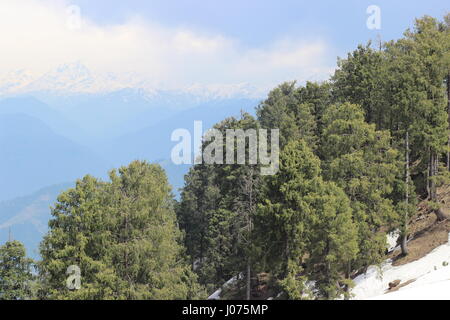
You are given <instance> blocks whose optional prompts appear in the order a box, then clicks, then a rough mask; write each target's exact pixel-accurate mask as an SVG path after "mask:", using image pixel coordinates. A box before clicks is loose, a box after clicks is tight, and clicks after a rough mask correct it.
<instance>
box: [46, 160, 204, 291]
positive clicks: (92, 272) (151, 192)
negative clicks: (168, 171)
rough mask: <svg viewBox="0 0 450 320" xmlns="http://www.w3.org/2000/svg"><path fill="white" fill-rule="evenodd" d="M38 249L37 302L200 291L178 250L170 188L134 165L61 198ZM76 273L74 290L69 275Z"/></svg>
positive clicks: (160, 176)
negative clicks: (73, 269)
mask: <svg viewBox="0 0 450 320" xmlns="http://www.w3.org/2000/svg"><path fill="white" fill-rule="evenodd" d="M52 215H53V219H52V220H51V221H50V224H49V227H50V230H49V233H48V235H47V236H45V238H44V240H43V242H42V244H41V255H42V262H41V263H40V265H39V269H40V277H41V279H42V283H43V287H42V290H41V298H51V299H187V298H195V297H197V294H198V293H199V292H200V288H199V287H198V285H196V279H195V276H194V275H193V274H192V272H191V270H190V267H189V264H188V263H186V262H187V261H185V258H184V250H183V248H182V247H181V245H180V243H179V242H180V240H181V238H180V237H181V233H180V231H179V230H178V229H177V226H176V221H175V213H174V210H173V202H172V198H171V193H170V188H169V186H168V183H167V178H166V177H165V173H164V171H163V170H162V169H161V168H160V167H159V166H157V165H150V164H148V163H146V162H140V161H135V162H132V163H131V164H130V165H129V166H128V167H122V168H120V169H119V170H113V171H111V173H110V181H109V182H101V181H99V180H97V179H95V178H93V177H89V176H87V177H85V178H83V179H82V180H79V181H78V182H77V185H76V187H75V188H74V189H70V190H68V191H66V192H64V193H63V194H61V195H60V196H59V197H58V202H57V204H56V206H55V207H54V208H53V210H52ZM71 265H74V266H77V267H78V268H79V270H80V271H81V286H80V288H78V290H71V289H72V288H70V287H67V285H66V281H67V274H66V270H67V268H68V267H69V266H71Z"/></svg>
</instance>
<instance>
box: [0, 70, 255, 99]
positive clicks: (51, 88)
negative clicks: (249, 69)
mask: <svg viewBox="0 0 450 320" xmlns="http://www.w3.org/2000/svg"><path fill="white" fill-rule="evenodd" d="M128 88H134V89H141V90H142V91H143V92H145V95H147V96H148V97H149V98H154V97H155V96H156V95H160V94H161V92H164V93H165V94H167V92H171V94H175V95H189V96H195V97H198V98H199V99H200V100H203V101H207V100H212V99H224V98H260V97H261V96H262V95H263V94H262V93H261V92H260V91H259V90H258V89H257V88H255V87H253V86H251V85H249V84H247V83H238V84H208V85H201V84H192V85H190V86H188V87H182V88H169V87H167V86H164V85H162V84H158V83H155V81H152V80H150V79H148V78H147V77H145V76H144V75H142V74H139V73H130V72H129V73H113V72H105V73H99V72H92V71H91V70H90V69H89V68H87V67H86V66H85V65H84V64H82V63H81V62H74V63H69V64H64V65H60V66H58V67H57V68H55V69H54V70H50V71H48V72H45V73H43V74H34V73H31V72H29V71H26V70H18V71H11V72H7V73H4V75H3V76H1V75H0V96H11V95H18V94H24V93H33V94H34V93H36V92H47V93H49V92H50V93H52V94H58V95H73V94H97V93H102V94H104V93H109V92H114V91H119V90H123V89H128ZM141 95H142V92H141ZM199 102H201V101H199Z"/></svg>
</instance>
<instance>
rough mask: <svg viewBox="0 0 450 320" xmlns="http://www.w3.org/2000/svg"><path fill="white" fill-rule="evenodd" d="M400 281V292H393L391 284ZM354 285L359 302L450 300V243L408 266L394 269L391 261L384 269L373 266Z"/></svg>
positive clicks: (386, 263)
mask: <svg viewBox="0 0 450 320" xmlns="http://www.w3.org/2000/svg"><path fill="white" fill-rule="evenodd" d="M396 280H401V283H400V285H399V289H398V290H396V291H393V292H390V291H389V290H388V288H389V283H390V282H393V281H396ZM354 282H355V284H356V286H355V288H354V289H353V291H352V293H353V294H354V299H357V300H362V299H374V300H427V299H450V242H449V243H447V244H445V245H442V246H440V247H437V248H436V249H434V250H433V251H432V252H430V253H429V254H428V255H426V256H425V257H423V258H421V259H420V260H417V261H414V262H411V263H408V264H405V265H401V266H397V267H394V266H392V263H391V261H389V260H388V261H386V262H385V263H384V264H383V265H382V266H381V267H380V268H378V267H370V268H369V269H368V271H367V273H366V274H363V275H360V276H358V277H357V278H356V279H355V280H354ZM407 282H409V284H407V285H405V284H406V283H407ZM402 285H404V286H402Z"/></svg>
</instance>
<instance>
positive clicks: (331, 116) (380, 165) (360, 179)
mask: <svg viewBox="0 0 450 320" xmlns="http://www.w3.org/2000/svg"><path fill="white" fill-rule="evenodd" d="M324 119H325V123H326V127H325V130H324V135H323V140H322V145H321V148H322V150H321V154H322V155H323V156H324V165H323V166H324V169H325V176H326V177H327V179H328V180H331V181H335V182H336V183H337V184H338V185H339V186H340V187H341V188H343V189H344V191H345V192H346V194H347V195H348V197H349V198H350V200H351V201H352V207H353V210H354V213H353V215H354V219H355V223H356V226H357V228H358V235H359V237H358V239H359V249H360V253H359V255H358V257H357V259H356V260H355V261H353V266H352V267H349V268H350V270H351V269H356V270H357V269H358V268H361V267H368V266H369V265H371V264H373V263H378V262H381V260H382V259H383V257H384V252H385V250H386V234H385V233H384V232H381V228H382V227H384V226H387V225H388V224H389V222H392V221H394V220H395V219H396V216H397V212H396V210H395V204H394V202H393V200H394V195H393V192H394V187H395V185H396V183H397V179H400V178H401V177H402V173H403V172H402V171H401V164H402V162H401V161H400V158H399V154H398V152H397V151H396V150H395V149H393V148H391V146H390V135H389V133H388V132H386V131H376V130H375V125H374V124H368V123H367V122H365V120H364V112H363V110H362V108H361V107H359V106H358V105H354V104H350V103H344V104H342V105H335V106H333V107H330V108H329V109H328V110H327V112H326V113H325V115H324ZM350 270H349V271H350Z"/></svg>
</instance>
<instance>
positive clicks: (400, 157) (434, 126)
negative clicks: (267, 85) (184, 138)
mask: <svg viewBox="0 0 450 320" xmlns="http://www.w3.org/2000/svg"><path fill="white" fill-rule="evenodd" d="M449 49H450V16H447V17H446V18H445V19H444V20H443V21H438V20H437V19H434V18H431V17H424V18H422V19H418V20H417V21H416V22H415V27H414V29H413V30H408V31H406V32H405V34H404V37H403V38H402V39H399V40H398V41H391V42H388V43H383V44H382V45H380V44H372V43H368V44H366V45H360V46H359V47H358V48H357V49H356V50H355V51H353V52H351V53H349V54H348V56H347V58H345V59H339V61H338V68H337V70H336V72H335V74H334V75H333V77H332V78H331V79H330V80H329V81H327V82H324V83H307V84H306V85H304V86H297V85H296V83H294V82H290V83H284V84H282V85H280V86H279V87H277V88H275V89H274V90H272V91H271V92H270V93H269V96H268V98H267V99H266V100H265V101H263V102H261V103H260V105H259V106H258V107H257V118H256V119H254V118H252V117H251V116H249V115H244V116H242V117H241V118H239V119H227V120H224V121H223V122H222V123H220V124H218V125H217V128H219V129H223V128H226V127H238V128H243V129H245V128H249V127H252V128H257V127H258V126H261V127H263V128H268V129H270V128H279V129H280V131H281V134H280V145H281V156H280V171H279V172H278V174H276V175H274V176H269V177H262V176H260V175H259V174H258V173H259V170H257V168H256V167H255V166H252V165H246V166H232V165H197V166H194V167H193V168H192V169H191V170H190V172H189V174H188V175H187V176H186V186H185V188H184V189H183V192H182V197H181V202H180V204H179V207H178V210H177V212H178V219H179V221H180V226H181V228H182V230H184V232H185V234H186V236H185V245H186V248H187V251H188V254H189V255H190V257H191V262H192V263H193V265H195V267H196V268H195V271H196V273H197V274H198V275H199V281H200V283H201V284H202V285H204V286H206V287H207V288H208V289H209V290H208V291H209V292H212V291H213V288H220V287H221V286H222V284H223V283H225V282H226V281H227V280H229V279H230V278H232V277H236V279H238V278H240V279H242V281H240V285H238V286H237V291H238V292H231V293H230V292H229V293H228V294H229V295H230V297H240V298H244V297H247V298H254V297H257V296H258V295H260V296H261V295H262V294H263V293H262V292H259V293H258V286H257V284H258V283H263V285H262V286H261V287H265V288H266V289H267V287H269V288H271V290H272V291H274V293H275V294H277V293H281V294H282V295H281V297H284V298H290V299H302V298H324V299H334V298H338V297H341V296H342V295H344V296H347V297H348V296H349V295H350V293H351V292H350V288H351V287H352V278H353V277H354V276H355V275H357V274H358V273H360V272H363V271H364V270H366V269H367V268H368V267H369V266H370V265H374V264H379V263H381V262H382V261H383V260H385V259H386V249H387V243H386V235H387V233H389V232H390V231H393V230H397V229H398V230H400V232H401V243H402V254H403V255H407V254H408V246H407V239H408V236H409V234H410V228H409V224H410V221H411V220H412V219H413V218H414V217H415V215H416V212H417V211H416V205H417V203H418V201H419V200H421V199H426V200H428V202H427V203H428V206H430V207H431V208H433V211H434V213H435V214H436V216H437V217H438V219H439V220H443V219H446V218H448V215H446V214H445V213H444V211H443V210H441V208H440V205H441V204H440V203H439V202H438V201H437V188H438V187H439V186H441V185H443V184H446V183H448V176H449V175H448V172H449V165H450V159H449V153H448V152H449V148H448V145H449V120H448V119H449V115H450V113H449V112H450V106H449V99H448V97H449V95H450V52H449ZM239 275H240V277H239ZM261 275H265V276H264V277H265V278H266V280H265V281H262V282H261V281H260V279H259V278H260V277H261ZM245 279H247V280H248V279H251V280H252V282H255V283H256V289H255V285H254V284H253V283H250V282H249V281H245ZM267 279H268V280H267ZM267 284H268V285H267ZM248 287H251V288H252V290H253V291H255V292H254V294H255V296H253V297H252V296H250V293H249V291H250V290H249V288H248ZM260 289H261V288H260ZM239 290H241V291H240V292H239ZM269 296H270V295H269Z"/></svg>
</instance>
